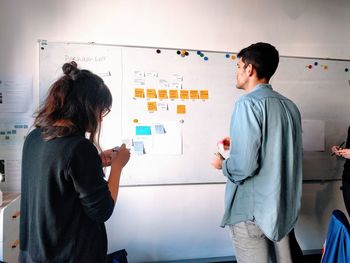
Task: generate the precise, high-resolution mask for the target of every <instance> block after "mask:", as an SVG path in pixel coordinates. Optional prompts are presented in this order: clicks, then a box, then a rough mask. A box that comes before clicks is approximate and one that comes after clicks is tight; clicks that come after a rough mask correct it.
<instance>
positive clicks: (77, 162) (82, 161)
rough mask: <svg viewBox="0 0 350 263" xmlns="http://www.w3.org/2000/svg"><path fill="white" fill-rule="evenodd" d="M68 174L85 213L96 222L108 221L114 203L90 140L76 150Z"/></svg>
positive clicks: (80, 144) (99, 160)
mask: <svg viewBox="0 0 350 263" xmlns="http://www.w3.org/2000/svg"><path fill="white" fill-rule="evenodd" d="M68 174H69V176H70V178H71V180H72V182H73V185H74V188H75V191H76V193H77V195H78V198H79V200H80V203H81V205H82V207H83V210H84V212H85V213H86V214H87V215H88V216H89V217H90V218H91V219H92V220H94V221H97V222H105V221H107V220H108V218H109V217H110V216H111V215H112V213H113V210H114V201H113V199H112V196H111V193H110V191H109V188H108V183H107V181H106V180H105V179H104V173H103V168H102V162H101V159H100V157H99V155H98V152H97V149H96V148H95V146H94V145H93V144H91V143H90V142H89V141H88V140H84V141H82V142H80V143H79V144H78V145H77V147H76V148H75V149H74V152H73V155H72V158H71V160H70V165H69V173H68Z"/></svg>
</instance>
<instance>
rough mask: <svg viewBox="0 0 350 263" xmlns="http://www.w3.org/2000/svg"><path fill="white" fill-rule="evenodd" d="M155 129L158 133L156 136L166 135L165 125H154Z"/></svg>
mask: <svg viewBox="0 0 350 263" xmlns="http://www.w3.org/2000/svg"><path fill="white" fill-rule="evenodd" d="M154 129H155V131H156V134H164V133H165V129H164V125H163V124H156V125H154Z"/></svg>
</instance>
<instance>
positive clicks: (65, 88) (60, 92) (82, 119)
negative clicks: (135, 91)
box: [34, 61, 112, 148]
mask: <svg viewBox="0 0 350 263" xmlns="http://www.w3.org/2000/svg"><path fill="white" fill-rule="evenodd" d="M62 70H63V73H64V75H63V76H62V77H61V78H59V79H58V80H57V81H56V82H54V83H53V85H52V86H51V87H50V90H49V93H48V96H47V98H46V100H45V101H44V103H43V104H42V106H41V107H40V109H39V110H38V112H37V113H36V118H35V121H34V125H35V127H37V128H40V129H41V130H42V135H43V138H44V139H45V140H51V139H54V138H57V137H65V136H70V135H78V134H80V135H83V136H84V135H85V133H86V132H88V133H89V134H90V136H89V140H90V141H91V142H92V143H94V144H96V145H97V146H98V148H99V145H98V143H99V136H100V130H101V121H102V117H103V115H106V114H107V113H108V112H109V111H110V109H111V107H112V95H111V92H110V91H109V89H108V87H107V86H106V85H105V84H104V82H103V80H102V79H101V78H100V77H99V76H97V75H95V74H93V73H92V72H90V71H88V70H84V69H82V70H80V69H78V67H77V63H76V62H74V61H72V62H70V63H65V64H64V65H63V66H62Z"/></svg>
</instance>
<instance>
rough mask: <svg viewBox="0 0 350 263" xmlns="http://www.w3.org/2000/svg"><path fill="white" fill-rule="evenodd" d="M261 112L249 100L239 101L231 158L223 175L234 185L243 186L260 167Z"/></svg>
mask: <svg viewBox="0 0 350 263" xmlns="http://www.w3.org/2000/svg"><path fill="white" fill-rule="evenodd" d="M260 120H261V116H260V111H259V110H258V109H257V107H256V106H255V105H254V103H253V102H252V101H250V100H249V99H242V100H239V101H238V102H237V103H236V105H235V109H234V112H233V114H232V118H231V127H230V138H231V149H230V156H229V158H227V159H226V160H225V161H224V162H223V167H222V171H223V174H224V175H225V176H226V177H227V178H228V179H229V180H230V181H232V182H233V183H235V184H241V183H243V182H244V180H245V179H246V178H248V177H251V176H254V175H255V174H256V172H257V169H258V167H259V151H260V148H261V138H262V131H261V121H260Z"/></svg>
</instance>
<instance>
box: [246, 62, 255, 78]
mask: <svg viewBox="0 0 350 263" xmlns="http://www.w3.org/2000/svg"><path fill="white" fill-rule="evenodd" d="M254 70H255V69H254V67H253V65H252V64H248V66H247V73H248V76H249V77H251V76H252V75H253V74H254Z"/></svg>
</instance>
